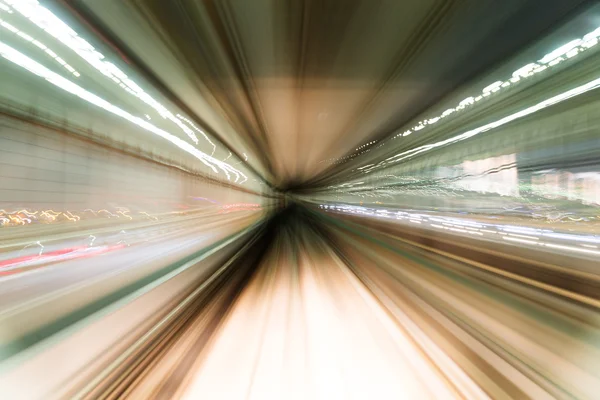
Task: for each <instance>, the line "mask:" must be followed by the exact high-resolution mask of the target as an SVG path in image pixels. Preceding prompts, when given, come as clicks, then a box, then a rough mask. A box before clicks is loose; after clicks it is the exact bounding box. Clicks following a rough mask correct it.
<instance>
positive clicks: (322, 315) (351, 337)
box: [184, 220, 486, 399]
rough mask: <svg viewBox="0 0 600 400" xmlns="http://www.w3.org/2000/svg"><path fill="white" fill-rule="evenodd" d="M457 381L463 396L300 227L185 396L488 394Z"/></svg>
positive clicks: (246, 296)
mask: <svg viewBox="0 0 600 400" xmlns="http://www.w3.org/2000/svg"><path fill="white" fill-rule="evenodd" d="M233 360H235V361H233ZM455 368H456V367H455ZM457 375H459V376H460V378H461V379H462V381H463V382H461V383H462V386H463V387H461V388H460V389H459V388H457V387H456V386H455V385H453V384H452V383H451V382H449V381H448V379H447V377H446V376H445V375H444V373H442V372H441V371H440V370H439V369H438V367H437V366H436V365H435V364H434V363H432V362H431V361H430V360H427V359H426V358H425V357H424V356H423V354H422V350H421V349H420V348H419V347H418V346H417V345H415V343H414V342H413V340H412V339H411V337H410V336H409V335H408V334H407V332H406V331H405V330H404V329H403V328H402V327H401V326H400V325H399V324H398V323H397V321H395V320H394V319H393V318H392V317H391V316H390V315H389V314H388V313H387V312H386V310H385V309H384V308H383V307H382V305H381V304H380V303H379V301H378V300H377V298H375V297H374V296H373V294H372V293H370V292H369V290H368V289H367V288H366V287H365V286H364V285H363V284H362V283H361V282H360V281H359V280H358V279H357V277H356V276H355V275H354V274H353V273H352V272H351V271H350V269H349V268H348V266H346V265H345V264H344V262H343V261H342V260H341V259H340V258H339V257H338V256H337V255H336V254H335V253H334V252H333V251H332V249H331V248H330V247H329V246H328V245H327V244H326V243H325V242H324V241H323V239H322V238H320V237H319V235H318V234H317V233H316V232H315V231H314V230H313V229H311V228H310V227H309V226H308V225H307V224H303V223H302V222H301V221H300V220H296V221H289V222H288V224H287V225H286V228H285V229H282V232H281V235H279V236H278V239H277V240H276V241H275V242H274V243H273V244H272V247H271V249H270V250H269V252H268V254H267V255H266V257H265V259H264V261H263V262H262V264H261V266H260V268H259V270H258V271H257V273H256V275H255V276H254V278H253V280H252V281H251V282H250V284H249V285H248V286H247V288H246V289H245V290H244V292H243V293H242V294H241V296H240V298H239V299H238V300H237V302H236V303H235V305H234V307H233V309H232V310H231V312H230V313H229V315H228V316H227V318H226V321H225V323H224V325H223V326H222V327H221V328H220V330H219V332H218V336H217V339H216V340H215V341H214V342H213V343H212V344H211V347H210V349H209V350H208V352H207V354H206V355H205V356H204V357H202V358H201V359H200V360H199V363H198V366H197V367H196V370H195V371H194V376H193V378H192V381H191V383H190V385H189V387H188V388H187V390H186V393H185V395H184V398H189V399H193V398H198V397H202V396H208V397H210V398H213V399H240V398H251V399H282V398H287V399H332V398H335V399H338V398H339V399H342V398H346V399H364V398H370V397H372V398H415V399H416V398H422V399H424V398H432V399H440V398H452V397H454V396H455V395H458V394H461V395H465V396H466V397H472V398H485V397H486V396H485V395H484V394H483V393H482V392H481V391H480V390H478V389H477V387H476V386H475V385H473V383H472V382H471V381H470V379H469V378H468V377H466V376H464V375H462V376H461V374H460V373H458V374H457Z"/></svg>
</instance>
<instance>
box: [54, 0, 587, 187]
mask: <svg viewBox="0 0 600 400" xmlns="http://www.w3.org/2000/svg"><path fill="white" fill-rule="evenodd" d="M587 3H589V2H586V1H583V0H576V1H564V0H504V1H495V0H465V1H458V0H414V1H396V0H387V1H385V0H380V1H373V0H364V1H362V0H318V1H303V2H300V1H276V0H272V1H269V0H256V1H247V0H236V1H220V0H206V1H194V0H171V1H164V0H135V1H133V0H132V1H127V2H123V1H120V0H104V1H101V2H99V1H96V0H76V1H65V4H66V5H67V6H68V7H69V8H70V11H72V13H73V14H74V15H76V16H77V17H78V18H80V19H82V20H84V21H85V23H86V24H89V26H91V27H92V28H93V29H95V30H96V31H97V32H98V33H99V34H101V35H102V37H103V38H104V39H106V40H107V41H108V42H109V43H111V44H112V45H113V46H114V47H115V48H116V49H117V50H118V51H119V52H120V53H121V54H122V55H123V56H124V57H127V59H128V60H130V62H131V63H132V64H134V65H135V66H137V67H138V68H139V70H141V71H143V72H145V73H146V74H147V75H148V76H149V77H151V78H152V79H154V81H155V82H156V83H157V85H158V86H159V87H161V88H162V89H163V90H164V92H165V93H167V94H168V95H169V96H171V97H172V98H173V99H175V100H176V101H178V102H179V103H180V104H182V105H183V106H185V107H186V108H187V109H188V110H189V111H190V114H192V115H194V116H195V117H196V118H198V120H201V121H205V122H206V116H205V115H206V109H202V108H201V107H200V106H199V104H198V102H197V101H195V100H194V99H195V98H198V96H200V97H201V98H203V99H205V100H206V102H207V104H208V105H209V107H211V108H212V109H213V110H212V111H213V112H214V111H215V110H217V111H218V112H219V113H221V114H222V115H225V116H226V120H227V122H228V124H229V125H228V128H227V129H219V127H218V126H214V124H213V126H212V128H213V130H214V131H215V132H216V135H218V136H219V137H220V138H221V140H222V141H223V142H225V143H227V145H228V146H229V147H230V148H231V149H233V151H234V152H237V153H238V155H240V154H239V153H242V151H241V150H240V148H241V149H246V150H245V151H244V152H243V155H240V157H247V158H248V163H249V165H251V166H252V167H253V168H254V169H255V170H256V171H259V173H260V174H262V175H263V176H264V177H265V178H266V179H267V180H268V181H270V182H271V183H272V184H273V185H274V186H276V187H279V188H290V187H299V186H300V187H301V186H302V185H306V184H310V183H311V182H315V181H318V178H319V179H322V177H323V176H327V174H328V173H329V172H330V171H331V170H332V163H331V162H328V160H335V159H340V158H341V157H344V156H345V155H348V154H350V153H352V152H353V151H355V150H356V149H357V148H359V147H360V146H362V145H364V144H365V143H369V142H370V141H374V140H379V139H382V138H385V137H388V136H390V135H392V134H394V133H396V132H397V131H398V130H400V129H402V128H403V127H404V126H405V125H406V124H407V123H408V122H410V121H411V120H412V119H413V118H415V117H416V116H418V115H419V114H421V113H422V112H424V111H425V110H427V109H428V108H429V107H431V106H433V105H435V104H436V103H437V102H438V101H440V100H441V99H443V98H444V97H445V96H448V95H449V94H450V93H452V92H453V91H455V90H456V89H457V88H460V87H461V86H464V85H465V84H467V83H468V82H469V81H472V80H473V79H475V78H477V77H478V76H480V75H481V74H482V73H484V72H485V71H487V70H489V69H490V68H491V67H493V66H495V65H496V64H498V63H500V62H501V61H502V60H504V59H506V58H507V57H509V56H512V55H513V54H514V53H515V52H517V51H519V50H520V49H522V48H523V47H524V46H526V45H528V44H530V43H531V42H532V41H534V40H535V39H537V38H539V37H540V36H541V35H543V34H544V33H546V32H547V31H548V30H549V29H550V28H551V27H555V26H556V25H557V24H558V23H559V22H560V21H561V20H563V19H564V18H566V17H568V16H572V15H573V14H574V13H577V12H578V11H580V10H581V9H582V7H584V6H585V5H586V4H587ZM509 20H510V24H508V23H507V22H508V21H509ZM159 49H160V51H161V53H160V55H159V54H158V53H157V52H158V51H159ZM208 124H209V125H210V122H209V123H208Z"/></svg>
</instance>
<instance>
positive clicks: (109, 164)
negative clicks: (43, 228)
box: [0, 118, 263, 213]
mask: <svg viewBox="0 0 600 400" xmlns="http://www.w3.org/2000/svg"><path fill="white" fill-rule="evenodd" d="M262 201H263V197H262V196H260V195H258V194H252V193H246V192H243V191H240V190H237V189H233V188H230V187H227V186H224V185H221V184H218V183H215V182H211V181H208V180H206V179H201V178H199V177H196V176H193V175H190V174H188V173H186V172H184V171H181V170H178V169H176V168H172V167H167V166H164V165H160V164H158V163H155V162H152V161H147V160H144V159H141V158H137V157H134V156H131V155H127V154H125V153H122V152H119V151H114V150H111V149H110V148H107V147H104V146H100V145H97V144H94V143H91V142H88V141H86V140H82V139H79V138H76V137H73V136H71V135H69V134H67V133H62V132H57V131H54V130H50V129H46V128H43V127H40V126H36V125H32V124H29V123H26V122H21V121H19V120H13V119H8V118H3V119H2V122H0V209H2V208H3V209H6V210H8V211H10V210H11V209H13V210H16V209H19V208H27V209H30V210H45V209H55V210H57V211H66V210H71V211H83V210H85V209H92V210H100V209H108V210H111V211H113V212H114V210H115V209H119V208H126V209H129V210H131V211H139V212H141V211H145V212H148V213H166V212H172V211H179V210H186V209H195V208H201V207H203V206H208V205H214V206H219V205H225V204H231V203H256V204H259V203H262Z"/></svg>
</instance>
